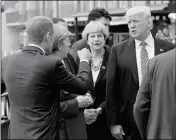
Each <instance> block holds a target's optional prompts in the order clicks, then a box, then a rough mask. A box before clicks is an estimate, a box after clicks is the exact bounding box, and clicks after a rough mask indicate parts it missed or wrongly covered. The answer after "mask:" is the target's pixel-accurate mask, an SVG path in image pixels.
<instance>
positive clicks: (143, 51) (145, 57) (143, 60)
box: [140, 42, 149, 75]
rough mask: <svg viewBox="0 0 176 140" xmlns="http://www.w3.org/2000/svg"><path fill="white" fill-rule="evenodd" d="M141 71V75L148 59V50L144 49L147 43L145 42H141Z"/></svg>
mask: <svg viewBox="0 0 176 140" xmlns="http://www.w3.org/2000/svg"><path fill="white" fill-rule="evenodd" d="M140 45H141V55H140V56H141V73H142V75H143V73H144V69H145V66H146V64H147V62H148V60H149V57H148V52H147V50H146V48H145V47H146V46H147V43H146V42H141V44H140Z"/></svg>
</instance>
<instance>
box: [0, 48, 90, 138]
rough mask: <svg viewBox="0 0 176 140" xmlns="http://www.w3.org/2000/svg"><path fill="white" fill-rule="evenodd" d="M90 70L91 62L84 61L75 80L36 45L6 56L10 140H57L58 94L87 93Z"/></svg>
mask: <svg viewBox="0 0 176 140" xmlns="http://www.w3.org/2000/svg"><path fill="white" fill-rule="evenodd" d="M89 71H90V66H89V65H88V63H86V62H81V65H80V71H79V74H78V76H76V77H75V76H74V75H72V74H70V73H69V72H68V71H67V70H66V69H65V68H64V66H63V64H62V63H61V61H58V60H56V59H54V57H52V56H45V55H43V52H42V51H41V50H40V49H39V48H36V47H33V46H27V47H26V48H25V49H24V50H23V51H21V52H19V53H16V54H13V55H10V56H8V57H5V58H4V59H3V60H2V73H1V74H2V81H3V83H5V86H6V88H7V91H8V95H9V99H10V105H11V118H10V119H11V120H10V137H11V138H12V139H56V138H57V131H58V126H57V119H58V115H59V104H58V100H59V96H60V95H59V92H55V91H57V90H58V89H62V90H65V91H69V92H72V93H77V94H85V93H86V92H87V80H88V78H87V77H88V73H89ZM83 79H84V80H83Z"/></svg>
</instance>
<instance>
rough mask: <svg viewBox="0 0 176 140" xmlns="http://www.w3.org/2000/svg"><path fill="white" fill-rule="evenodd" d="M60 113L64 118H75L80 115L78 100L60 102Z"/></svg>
mask: <svg viewBox="0 0 176 140" xmlns="http://www.w3.org/2000/svg"><path fill="white" fill-rule="evenodd" d="M60 111H61V116H62V117H63V118H70V117H75V116H77V115H78V113H79V108H78V102H77V100H76V99H70V100H67V101H63V102H60Z"/></svg>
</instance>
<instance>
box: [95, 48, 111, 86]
mask: <svg viewBox="0 0 176 140" xmlns="http://www.w3.org/2000/svg"><path fill="white" fill-rule="evenodd" d="M108 57H109V53H108V52H107V50H106V48H105V54H104V57H103V62H102V65H101V68H100V72H99V74H98V77H97V80H96V82H95V85H96V84H97V83H98V82H99V81H100V79H101V78H102V77H103V76H104V74H105V72H106V66H107V63H108Z"/></svg>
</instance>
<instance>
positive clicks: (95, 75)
mask: <svg viewBox="0 0 176 140" xmlns="http://www.w3.org/2000/svg"><path fill="white" fill-rule="evenodd" d="M91 70H92V78H93V84H94V87H95V83H96V81H97V78H98V74H99V72H100V69H99V70H97V71H94V70H93V68H92V67H91Z"/></svg>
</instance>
